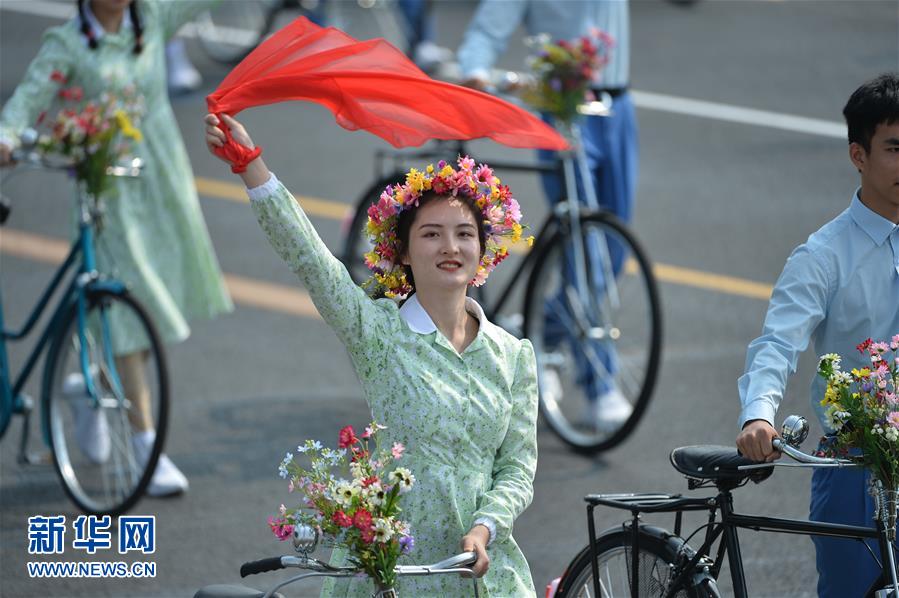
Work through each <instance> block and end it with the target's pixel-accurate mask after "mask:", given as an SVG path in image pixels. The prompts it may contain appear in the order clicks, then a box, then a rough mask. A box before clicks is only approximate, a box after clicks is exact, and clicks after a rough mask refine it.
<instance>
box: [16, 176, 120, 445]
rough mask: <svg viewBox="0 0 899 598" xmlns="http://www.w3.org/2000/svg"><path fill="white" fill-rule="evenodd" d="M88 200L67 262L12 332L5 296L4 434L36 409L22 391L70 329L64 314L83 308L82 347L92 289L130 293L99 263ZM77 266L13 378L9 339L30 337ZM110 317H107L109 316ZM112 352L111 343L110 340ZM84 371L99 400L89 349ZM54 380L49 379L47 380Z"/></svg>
mask: <svg viewBox="0 0 899 598" xmlns="http://www.w3.org/2000/svg"><path fill="white" fill-rule="evenodd" d="M87 203H88V200H87V199H86V198H84V197H83V196H81V195H80V194H79V196H78V206H79V212H80V217H79V222H78V237H77V239H76V240H75V241H74V242H73V244H72V248H71V250H70V251H69V254H68V256H67V257H66V259H65V260H64V261H63V263H62V264H61V265H60V266H59V268H58V269H57V270H56V273H55V274H54V275H53V278H52V279H51V281H50V283H49V284H48V285H47V287H46V288H45V289H44V292H43V294H42V295H41V297H40V299H38V302H37V304H36V305H35V307H34V308H33V309H32V311H31V313H30V314H29V316H28V318H27V319H26V321H25V323H24V324H23V325H22V328H21V329H20V330H18V331H12V330H7V329H6V327H5V323H4V319H3V303H2V298H0V341H2V342H0V393H2V397H0V399H2V403H0V437H2V436H3V435H4V434H5V432H6V429H7V427H8V425H9V423H10V421H11V419H12V415H13V414H23V415H26V416H27V415H28V414H29V412H30V410H31V408H32V402H31V400H30V399H29V398H28V397H27V396H25V395H24V394H23V393H22V389H23V387H24V386H25V384H26V383H27V381H28V379H29V378H30V376H31V373H32V371H33V370H34V367H35V366H36V365H37V362H38V360H39V359H40V357H41V355H42V353H43V352H44V348H45V347H46V346H47V345H48V343H49V342H50V341H52V340H53V339H54V338H55V337H56V335H57V334H61V333H63V332H64V331H62V330H60V326H61V323H62V320H63V318H64V317H65V316H66V314H67V313H69V311H70V310H71V309H72V306H73V305H76V306H77V310H78V335H79V340H80V343H81V346H85V344H86V337H85V329H86V319H87V308H88V304H87V296H88V291H90V290H92V289H105V290H109V291H112V292H116V293H121V292H124V290H125V286H124V285H123V284H122V283H121V282H119V281H115V280H110V279H101V277H100V275H99V273H98V271H97V267H96V256H95V253H94V229H93V217H92V215H91V209H92V208H91V207H90V206H88V205H87ZM71 270H75V274H74V275H73V276H72V277H71V280H70V281H69V283H68V286H67V288H66V290H65V292H64V293H63V294H62V297H61V298H60V300H59V302H58V303H57V305H56V307H55V308H54V309H53V315H52V317H51V318H50V321H49V322H48V323H47V325H46V327H45V328H44V330H43V332H42V333H41V335H40V337H39V338H38V340H37V343H36V344H35V346H34V347H33V348H32V350H31V353H30V354H29V356H28V358H27V359H26V361H25V365H24V366H23V367H22V369H21V370H20V371H19V373H18V375H17V376H16V377H15V380H13V376H12V372H11V370H10V367H9V358H8V353H7V346H6V345H7V341H18V340H22V339H24V338H26V337H27V336H29V335H30V333H31V331H32V330H33V329H34V327H35V325H36V324H37V322H38V320H39V319H40V318H41V316H42V315H43V314H44V312H45V310H46V309H47V306H48V304H49V302H50V299H51V297H52V296H53V294H54V293H55V292H56V291H57V289H59V288H60V287H61V285H62V283H63V279H64V278H65V277H66V274H67V273H69V271H71ZM104 317H105V316H104ZM102 328H103V330H104V334H108V329H109V327H108V325H106V323H105V321H104V322H103V325H102ZM104 346H105V347H106V350H107V351H110V349H109V346H110V345H109V343H104ZM107 358H108V359H107V361H108V363H109V364H110V368H111V371H110V372H109V378H110V379H111V380H112V381H113V385H114V386H115V388H116V394H117V395H118V396H120V397H121V396H122V393H121V383H120V382H119V377H118V373H117V372H116V371H115V361H114V359H112V355H111V354H109V355H107ZM80 360H81V370H82V375H83V376H84V380H85V386H86V390H87V392H88V394H89V395H90V397H91V398H92V399H93V400H94V401H97V400H98V394H97V391H96V388H95V386H94V382H93V379H92V378H93V377H92V376H90V375H89V373H88V357H87V354H86V352H84V351H82V352H81V353H80ZM45 382H48V381H45ZM44 424H45V425H44V426H43V430H42V432H43V439H44V442H45V444H47V445H49V442H50V431H49V429H47V426H46V422H44ZM27 428H28V427H27V420H26V425H25V426H24V427H23V432H22V439H21V443H20V447H19V448H20V450H19V461H20V462H24V461H26V460H27V458H26V456H25V451H26V447H27V443H28V429H27Z"/></svg>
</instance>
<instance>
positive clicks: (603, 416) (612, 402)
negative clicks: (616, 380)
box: [591, 386, 634, 432]
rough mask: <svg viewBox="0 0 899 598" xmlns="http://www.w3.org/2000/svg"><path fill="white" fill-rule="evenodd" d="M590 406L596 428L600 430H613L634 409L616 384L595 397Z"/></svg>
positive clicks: (624, 420) (622, 422)
mask: <svg viewBox="0 0 899 598" xmlns="http://www.w3.org/2000/svg"><path fill="white" fill-rule="evenodd" d="M591 407H592V409H593V421H594V423H595V425H596V429H597V430H599V431H601V432H614V431H615V430H617V429H618V428H619V427H621V425H622V424H624V422H626V421H627V418H629V417H630V416H631V413H633V411H634V407H633V406H632V405H631V404H630V401H628V400H627V397H625V396H624V395H623V394H621V391H620V390H618V387H617V386H615V387H613V388H612V389H611V390H609V391H607V392H605V393H604V394H601V395H599V396H598V397H596V400H595V401H593V405H592V406H591Z"/></svg>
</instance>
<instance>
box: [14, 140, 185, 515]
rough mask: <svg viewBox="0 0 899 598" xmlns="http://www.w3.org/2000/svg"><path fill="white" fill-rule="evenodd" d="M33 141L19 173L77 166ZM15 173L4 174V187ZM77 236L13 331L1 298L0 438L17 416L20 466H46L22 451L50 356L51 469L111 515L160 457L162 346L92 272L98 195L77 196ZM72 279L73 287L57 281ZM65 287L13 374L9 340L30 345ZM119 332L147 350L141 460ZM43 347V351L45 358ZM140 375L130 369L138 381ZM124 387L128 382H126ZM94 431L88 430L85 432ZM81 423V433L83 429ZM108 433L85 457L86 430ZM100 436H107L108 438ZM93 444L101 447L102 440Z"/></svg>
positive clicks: (164, 416) (83, 504) (132, 168)
mask: <svg viewBox="0 0 899 598" xmlns="http://www.w3.org/2000/svg"><path fill="white" fill-rule="evenodd" d="M36 139H37V136H36V135H32V136H30V137H29V136H28V135H24V136H23V149H22V150H18V151H16V152H15V153H14V156H15V159H16V161H17V162H19V164H20V165H23V166H25V167H28V168H22V167H21V166H20V167H19V168H17V169H16V171H15V172H23V171H26V170H33V169H38V170H41V171H47V170H50V171H60V170H62V171H68V170H70V169H71V168H72V166H73V163H72V162H70V161H65V160H55V161H54V160H53V159H51V158H47V157H43V156H41V155H40V154H38V153H37V152H36V151H33V147H34V142H35V141H36ZM141 166H142V165H141V163H140V161H139V160H137V159H136V160H135V161H133V162H132V163H131V164H129V165H127V166H112V167H110V168H108V169H107V173H108V174H110V175H112V176H125V177H137V176H139V173H140V168H141ZM12 176H13V175H9V176H7V177H5V179H4V182H8V181H9V179H10V178H11V177H12ZM75 199H76V205H77V214H78V234H77V237H76V238H75V240H74V242H73V243H72V248H71V250H70V251H69V254H68V257H66V259H65V261H64V262H63V263H62V265H60V266H59V268H58V269H57V270H56V273H55V274H54V275H53V277H52V279H51V281H50V282H49V284H48V285H47V286H46V288H45V290H44V292H43V294H42V295H41V297H40V298H39V299H38V301H37V303H36V305H35V306H34V307H33V309H32V311H31V312H30V314H29V315H28V317H27V318H26V321H25V322H24V324H23V325H22V328H21V329H20V330H19V331H13V330H7V329H6V328H5V324H4V319H3V304H2V301H0V330H2V336H0V338H2V343H0V437H2V436H3V435H4V434H5V432H6V430H7V427H8V426H9V424H10V422H11V420H12V416H13V415H21V416H22V417H23V419H22V433H21V438H20V442H19V452H18V462H19V463H20V464H23V465H28V464H32V465H33V464H39V463H43V462H44V461H45V459H42V458H41V457H39V456H36V455H34V454H31V453H29V452H28V437H29V430H30V416H31V412H32V410H33V408H34V401H33V400H32V399H31V398H30V397H29V396H27V395H26V394H25V393H24V392H23V388H24V386H25V384H26V383H27V382H28V380H29V378H30V376H31V374H32V372H33V371H34V369H35V367H36V366H37V363H38V361H39V359H40V357H41V356H42V355H43V354H44V353H46V362H45V366H44V372H43V377H42V380H41V395H40V405H41V431H42V437H43V441H44V443H45V444H46V445H47V446H48V447H49V450H50V453H51V455H52V458H53V465H54V468H55V470H56V473H57V475H58V476H59V479H60V481H61V482H62V486H63V489H64V490H65V492H66V494H67V495H68V497H69V498H70V499H71V500H72V501H73V502H74V503H75V504H76V505H77V506H78V508H80V509H81V510H82V511H84V512H86V513H90V514H97V515H106V514H108V515H117V514H120V513H123V512H125V511H127V510H128V509H130V508H131V507H133V506H134V505H135V504H136V503H137V501H138V500H139V499H140V497H141V496H142V495H143V493H144V491H145V490H146V487H147V485H148V484H149V482H150V479H151V477H152V475H153V471H154V470H155V468H156V462H157V460H158V459H159V454H160V452H161V451H162V446H163V443H164V440H165V432H166V425H167V422H168V401H169V394H168V393H169V386H168V373H167V369H166V362H165V355H164V353H163V348H162V343H161V341H160V339H159V336H158V334H157V332H156V329H155V328H154V326H153V323H152V321H151V320H150V317H149V315H148V314H147V311H146V310H145V308H144V307H142V306H141V304H140V303H138V301H137V300H136V299H135V298H134V297H132V295H131V294H130V293H129V292H128V289H127V288H126V287H125V285H124V284H123V283H122V282H121V281H118V280H116V279H114V278H112V277H109V276H106V275H103V274H101V273H100V272H98V271H97V267H96V261H95V242H102V237H100V236H99V229H100V228H101V224H100V223H101V221H102V213H103V204H102V201H101V200H100V199H98V198H94V197H90V196H88V195H87V194H86V193H83V192H81V190H80V189H79V191H78V192H77V193H76V196H75ZM0 204H2V207H0V224H2V223H3V222H5V221H6V220H7V217H8V216H9V213H10V211H11V202H9V201H8V200H7V199H6V198H3V201H2V202H0ZM67 275H68V278H69V282H68V283H67V284H65V285H64V284H63V280H64V279H65V278H66V276H67ZM60 289H64V290H63V292H62V294H61V296H60V297H59V299H58V301H57V302H56V304H55V306H54V307H53V308H52V309H51V310H50V313H52V315H51V316H50V320H49V322H48V323H47V325H46V327H45V328H44V330H43V332H42V333H41V334H40V336H39V337H38V339H37V342H36V343H35V345H34V347H33V348H32V349H31V351H30V353H29V354H28V356H27V358H26V359H25V363H24V365H23V366H22V367H21V370H20V371H19V372H18V373H17V374H15V375H14V373H13V372H12V370H11V368H10V361H9V358H8V353H7V341H19V340H22V339H25V338H27V337H28V336H29V335H30V333H31V332H32V331H33V330H34V328H35V325H36V323H37V322H38V320H39V319H40V318H41V316H42V315H43V314H44V313H45V312H46V311H47V307H48V305H49V303H50V300H51V297H52V296H53V295H54V293H56V292H57V291H59V290H60ZM121 326H127V327H128V329H129V330H133V331H137V333H136V335H135V337H134V338H130V337H129V339H128V340H129V342H131V343H132V345H131V346H132V347H140V349H141V350H143V351H145V354H146V358H145V359H144V360H143V368H142V369H141V368H140V366H133V365H132V366H131V367H133V368H134V369H135V370H136V372H139V374H142V375H143V376H144V377H145V379H146V382H147V385H146V388H147V389H149V392H150V396H149V397H148V400H147V401H146V405H148V408H149V414H144V415H149V417H151V418H152V421H153V422H154V424H155V427H156V440H155V442H154V444H153V446H152V448H151V450H150V451H149V454H148V455H146V456H145V459H144V456H143V455H142V456H136V455H135V451H134V448H133V447H132V442H131V434H132V430H131V423H130V421H129V420H130V418H132V417H134V413H133V412H132V407H133V406H134V403H133V402H132V401H131V400H129V393H128V392H126V388H125V383H124V382H123V379H122V378H121V377H120V375H119V369H120V363H119V358H117V357H116V355H115V354H114V348H115V346H116V345H117V344H119V343H120V342H121V341H122V338H121V335H120V334H118V333H117V331H118V330H122V328H120V327H121ZM45 348H46V351H45ZM136 372H132V375H135V374H136ZM125 381H126V382H127V380H125ZM91 424H94V427H93V428H92V427H91ZM78 426H83V427H82V429H81V432H79V430H78ZM104 428H105V430H106V431H107V432H108V438H109V444H108V445H107V449H106V450H104V449H102V448H101V449H97V448H96V446H97V445H94V447H95V448H94V449H93V450H84V449H82V448H81V446H80V442H79V438H80V437H81V442H82V443H83V441H84V438H83V436H84V434H85V433H86V431H93V432H100V433H102V430H103V429H104ZM104 437H105V436H104ZM98 444H99V445H101V446H102V445H103V443H102V442H99V441H98Z"/></svg>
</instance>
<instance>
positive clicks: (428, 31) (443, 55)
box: [397, 0, 453, 73]
mask: <svg viewBox="0 0 899 598" xmlns="http://www.w3.org/2000/svg"><path fill="white" fill-rule="evenodd" d="M397 4H399V9H400V14H401V15H402V17H403V20H404V21H405V25H406V28H407V29H406V31H407V32H406V38H407V40H408V45H407V47H406V48H405V50H406V55H407V56H408V57H409V58H411V59H412V60H413V62H415V64H416V65H418V68H420V69H421V70H423V71H424V72H426V73H431V72H434V71H435V70H437V68H438V67H439V66H440V65H441V64H443V63H444V62H448V61H450V60H452V58H453V51H452V50H450V49H449V48H443V47H441V46H438V45H437V44H436V43H434V17H433V14H432V8H433V0H398V2H397Z"/></svg>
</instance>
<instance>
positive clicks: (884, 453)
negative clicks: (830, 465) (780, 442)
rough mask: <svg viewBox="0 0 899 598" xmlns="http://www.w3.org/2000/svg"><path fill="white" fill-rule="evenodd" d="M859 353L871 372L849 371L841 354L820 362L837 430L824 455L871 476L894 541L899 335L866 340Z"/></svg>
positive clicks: (828, 413)
mask: <svg viewBox="0 0 899 598" xmlns="http://www.w3.org/2000/svg"><path fill="white" fill-rule="evenodd" d="M857 349H858V351H859V352H860V353H862V354H865V355H867V357H868V358H869V359H870V363H871V365H870V366H869V367H864V368H853V369H852V370H851V371H849V372H845V371H843V370H842V369H841V368H840V364H841V361H842V359H841V357H840V356H839V355H837V354H836V353H829V354H827V355H824V356H822V357H821V359H820V361H819V362H818V375H820V376H821V377H822V378H824V379H825V380H826V381H827V388H826V390H825V392H824V398H823V399H822V400H821V405H822V406H823V407H824V408H825V412H824V413H825V417H826V419H827V424H828V425H829V426H830V427H831V429H832V430H833V431H834V433H833V435H832V436H830V437H827V442H825V444H824V449H823V450H822V452H823V453H824V454H825V455H826V456H835V457H843V458H846V459H850V460H852V461H855V462H857V463H858V464H859V465H861V466H862V467H865V468H866V469H868V470H869V471H870V472H871V476H872V483H871V489H870V490H871V494H872V495H873V496H874V501H875V507H876V512H877V513H878V516H879V517H880V519H881V522H882V523H883V525H884V526H885V528H886V532H887V535H888V537H889V539H890V541H893V540H895V538H896V505H897V498H899V334H896V335H895V336H893V337H892V339H890V341H889V342H883V341H882V342H874V341H872V340H871V339H867V340H865V341H864V342H863V343H861V344H859V345H858V347H857Z"/></svg>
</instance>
